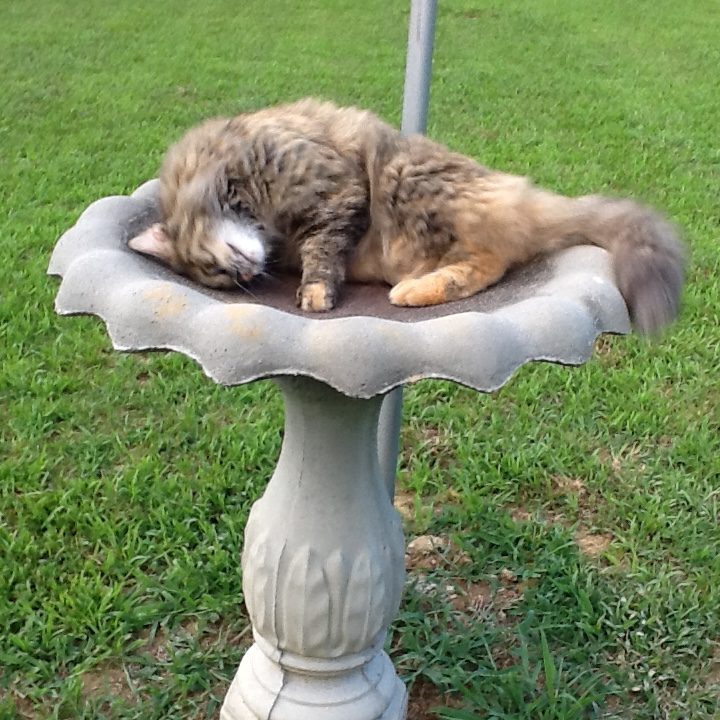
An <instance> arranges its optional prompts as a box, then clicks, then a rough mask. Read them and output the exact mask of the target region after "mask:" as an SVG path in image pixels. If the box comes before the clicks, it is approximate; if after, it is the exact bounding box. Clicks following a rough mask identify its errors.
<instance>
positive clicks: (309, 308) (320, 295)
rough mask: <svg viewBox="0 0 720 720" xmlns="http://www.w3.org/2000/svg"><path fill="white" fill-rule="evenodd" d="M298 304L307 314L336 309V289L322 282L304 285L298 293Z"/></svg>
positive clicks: (316, 281)
mask: <svg viewBox="0 0 720 720" xmlns="http://www.w3.org/2000/svg"><path fill="white" fill-rule="evenodd" d="M297 304H298V307H299V308H300V309H301V310H305V311H306V312H327V311H328V310H332V309H333V308H334V307H335V289H334V288H333V287H331V286H330V285H328V284H327V283H326V282H324V281H322V280H315V281H313V282H309V283H303V284H302V285H301V286H300V287H299V288H298V291H297Z"/></svg>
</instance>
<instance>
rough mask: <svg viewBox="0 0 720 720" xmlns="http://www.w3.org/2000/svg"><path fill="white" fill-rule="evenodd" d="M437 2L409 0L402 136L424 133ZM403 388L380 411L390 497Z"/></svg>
mask: <svg viewBox="0 0 720 720" xmlns="http://www.w3.org/2000/svg"><path fill="white" fill-rule="evenodd" d="M436 13H437V0H412V2H411V4H410V26H409V31H408V49H407V61H406V65H405V89H404V92H403V113H402V125H401V128H400V129H401V130H402V133H403V135H412V134H414V133H424V132H425V129H426V127H427V113H428V103H429V100H430V72H431V69H432V54H433V39H434V37H435V15H436ZM401 422H402V386H401V387H399V388H396V389H395V390H393V391H391V392H390V393H388V394H387V395H386V397H385V400H384V401H383V404H382V408H381V409H380V423H379V426H378V448H379V460H380V470H381V471H382V473H383V475H384V476H385V483H386V485H387V488H388V492H389V493H390V498H393V497H394V496H395V474H396V472H397V458H398V452H399V450H400V425H401Z"/></svg>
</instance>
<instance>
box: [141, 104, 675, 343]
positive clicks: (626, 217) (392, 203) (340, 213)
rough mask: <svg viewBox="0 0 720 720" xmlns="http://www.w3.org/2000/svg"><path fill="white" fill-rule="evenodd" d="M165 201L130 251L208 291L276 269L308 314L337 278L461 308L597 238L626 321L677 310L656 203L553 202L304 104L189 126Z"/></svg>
mask: <svg viewBox="0 0 720 720" xmlns="http://www.w3.org/2000/svg"><path fill="white" fill-rule="evenodd" d="M160 208H161V217H162V219H161V222H159V223H156V224H155V225H153V226H151V227H150V228H148V229H147V230H146V231H145V232H143V233H141V234H140V235H138V236H137V237H135V238H133V239H131V240H130V242H129V245H130V247H131V248H132V249H134V250H136V251H138V252H140V253H144V254H146V255H151V256H154V257H156V258H157V259H159V260H161V261H162V262H164V263H166V264H167V265H169V266H170V267H171V268H173V269H174V270H176V271H177V272H179V273H182V274H185V275H188V276H189V277H191V278H193V279H194V280H196V281H198V282H200V283H202V284H204V285H207V286H209V287H216V288H230V287H233V286H234V285H236V284H242V283H246V282H249V281H250V280H252V278H254V277H256V276H258V275H261V274H263V273H265V272H266V268H268V267H270V266H271V264H272V266H273V267H278V268H282V269H285V270H291V271H296V272H299V273H300V276H301V278H300V285H299V288H298V293H297V302H298V305H299V307H300V308H302V309H303V310H306V311H310V312H322V311H327V310H330V309H332V308H333V307H334V306H335V304H336V302H337V301H338V296H339V291H340V289H341V287H342V284H343V282H345V281H346V280H351V281H359V282H384V283H388V284H389V285H391V286H392V287H391V289H390V293H389V300H390V302H391V303H393V304H395V305H401V306H425V305H435V304H439V303H444V302H448V301H451V300H457V299H461V298H465V297H469V296H470V295H473V294H475V293H477V292H480V291H481V290H484V289H485V288H487V287H488V286H490V285H492V284H494V283H496V282H497V281H499V280H500V279H501V278H502V277H503V275H505V273H506V272H507V271H508V270H509V269H510V268H512V267H515V266H517V265H520V264H523V263H527V262H529V261H530V260H532V259H533V258H535V257H538V256H540V255H544V254H547V253H550V252H553V251H555V250H558V249H561V248H566V247H570V246H573V245H580V244H592V245H598V246H600V247H603V248H605V249H606V250H608V251H609V252H610V253H611V256H612V262H613V269H614V273H615V277H616V282H617V285H618V288H619V290H620V292H621V293H622V295H623V297H624V299H625V301H626V303H627V305H628V309H629V312H630V316H631V319H632V321H633V324H634V326H635V328H636V329H637V330H639V331H640V332H643V333H654V332H656V331H658V330H659V329H661V328H662V327H663V326H665V325H666V324H668V323H669V322H671V321H672V320H673V319H675V317H676V316H677V314H678V311H679V305H680V295H681V291H682V286H683V282H684V265H685V262H684V256H685V253H684V246H683V243H682V242H681V241H680V239H679V238H678V234H677V232H676V230H675V229H674V227H673V226H672V225H671V224H670V223H669V222H668V221H667V220H665V219H664V218H663V217H662V216H661V215H659V214H658V213H656V212H655V211H654V210H652V209H649V208H646V207H644V206H642V205H639V204H637V203H635V202H633V201H631V200H625V199H611V198H606V197H601V196H595V195H587V196H583V197H578V198H570V197H566V196H563V195H558V194H555V193H553V192H550V191H547V190H543V189H540V188H537V187H535V186H534V185H532V183H531V182H530V181H529V180H528V179H527V178H524V177H520V176H515V175H509V174H506V173H503V172H498V171H494V170H490V169H488V168H486V167H483V166H482V165H480V164H478V163H477V162H476V161H475V160H473V159H471V158H469V157H466V156H464V155H461V154H458V153H455V152H452V151H450V150H449V149H447V148H445V147H444V146H442V145H440V144H438V143H436V142H434V141H432V140H430V139H428V138H426V137H424V136H422V135H413V136H409V137H403V136H401V134H400V133H399V132H398V131H397V130H396V129H395V128H393V127H392V126H391V125H389V124H387V123H386V122H384V121H383V120H381V119H380V118H379V117H378V116H376V115H374V114H373V113H371V112H369V111H366V110H360V109H357V108H352V107H349V108H343V107H338V106H336V105H334V104H332V103H329V102H323V101H319V100H314V99H305V100H300V101H298V102H294V103H290V104H286V105H280V106H276V107H271V108H267V109H264V110H260V111H257V112H252V113H246V114H242V115H239V116H237V117H234V118H230V119H226V118H215V119H211V120H208V121H205V122H204V123H202V124H201V125H199V126H197V127H195V128H193V129H191V130H190V131H189V132H188V133H187V134H186V135H185V136H184V137H183V138H182V139H181V140H180V141H179V142H178V143H177V144H175V145H174V146H172V147H171V148H170V150H169V151H168V153H167V155H166V157H165V160H164V162H163V165H162V168H161V172H160Z"/></svg>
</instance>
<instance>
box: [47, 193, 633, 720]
mask: <svg viewBox="0 0 720 720" xmlns="http://www.w3.org/2000/svg"><path fill="white" fill-rule="evenodd" d="M156 195H157V181H150V182H149V183H146V184H145V185H143V186H141V187H140V188H138V190H136V191H135V192H134V193H133V194H132V195H130V196H117V197H108V198H103V199H101V200H98V201H97V202H95V203H93V204H92V205H90V207H88V209H87V210H86V211H85V212H84V213H83V214H82V215H81V217H80V218H79V220H78V221H77V223H76V225H75V226H74V227H73V228H71V229H70V230H69V231H68V232H66V233H65V234H64V235H63V236H62V237H61V238H60V240H59V241H58V243H57V245H56V247H55V251H54V253H53V256H52V259H51V262H50V267H49V270H48V272H49V273H50V274H51V275H59V276H61V277H62V283H61V285H60V289H59V291H58V295H57V299H56V309H57V311H58V312H59V313H60V314H63V315H73V314H91V315H97V316H98V317H100V318H102V320H103V321H104V322H105V324H106V326H107V330H108V333H109V335H110V338H111V340H112V343H113V346H114V347H115V348H116V349H117V350H125V351H142V350H155V349H166V350H175V351H177V352H181V353H183V354H185V355H188V356H189V357H191V358H193V359H194V360H196V361H197V362H198V363H199V364H200V365H201V367H202V368H203V370H204V371H205V373H206V374H207V375H208V376H209V377H210V378H211V379H212V380H214V381H215V382H217V383H220V384H223V385H228V386H231V385H237V384H241V383H246V382H250V381H252V380H257V379H260V378H273V379H274V380H275V382H276V383H277V384H278V385H279V386H280V389H281V390H282V393H283V396H284V400H285V434H284V438H283V444H282V450H281V453H280V458H279V461H278V465H277V468H276V470H275V472H274V474H273V477H272V479H271V480H270V482H269V483H268V486H267V489H266V491H265V493H264V495H263V496H262V498H260V500H258V501H257V502H256V503H255V505H254V506H253V508H252V511H251V513H250V517H249V520H248V523H247V527H246V529H245V543H244V548H243V555H242V570H243V591H244V596H245V603H246V605H247V610H248V613H249V617H250V620H251V622H252V627H253V637H254V644H253V645H252V647H251V648H250V649H249V650H248V651H247V653H246V654H245V656H244V657H243V660H242V662H241V664H240V667H239V669H238V672H237V674H236V676H235V679H234V680H233V682H232V684H231V686H230V688H229V690H228V693H227V695H226V698H225V702H224V705H223V708H222V710H221V718H222V719H223V720H259V719H262V720H308V719H310V718H311V719H312V720H401V719H402V718H404V717H405V715H406V706H407V694H406V691H405V687H404V685H403V683H402V682H401V681H400V680H399V679H398V677H397V675H396V673H395V670H394V668H393V666H392V663H391V662H390V659H389V657H388V656H387V654H386V653H385V651H384V650H383V645H384V641H385V636H386V633H387V628H388V626H389V624H390V623H391V622H392V620H393V618H394V616H395V614H396V612H397V610H398V607H399V604H400V599H401V594H402V588H403V584H404V540H403V534H402V528H401V524H400V521H399V518H398V515H397V514H396V512H395V510H394V509H393V505H392V500H393V492H394V489H393V477H392V473H390V474H388V473H386V472H383V470H382V469H381V463H380V462H379V459H378V420H379V416H380V411H381V406H382V403H383V399H384V398H385V396H386V395H387V393H388V392H389V391H391V390H392V389H393V388H395V387H398V386H399V385H401V384H403V383H406V382H409V381H412V380H418V379H420V378H444V379H449V380H453V381H455V382H459V383H462V384H463V385H466V386H469V387H471V388H474V389H476V390H478V391H480V392H488V391H491V390H495V389H496V388H498V387H500V386H501V385H502V384H503V383H504V382H506V381H507V380H508V378H509V377H510V376H511V375H512V373H513V372H514V371H515V370H516V369H517V368H518V367H519V366H520V365H522V364H524V363H526V362H528V361H530V360H549V361H553V362H559V363H563V364H568V365H578V364H580V363H582V362H584V361H585V360H587V359H588V358H589V357H590V355H591V352H592V347H593V343H594V340H595V338H596V337H597V336H598V335H599V334H600V333H603V332H613V333H624V332H627V331H628V330H629V320H628V314H627V310H626V307H625V303H624V302H623V299H622V297H621V295H620V293H619V292H618V290H617V288H616V287H615V284H614V282H613V276H612V271H611V267H610V262H609V256H608V255H607V253H605V251H603V250H601V249H598V248H595V247H589V246H583V247H576V248H572V249H570V250H566V251H563V252H561V253H559V254H557V255H554V256H552V257H549V258H545V259H543V260H540V261H538V262H536V263H533V264H532V265H529V266H526V267H524V268H522V269H521V270H519V271H517V272H515V273H513V274H511V275H510V276H508V277H507V278H506V279H505V280H503V281H502V282H501V283H499V284H498V285H496V286H495V287H493V288H491V289H489V290H488V291H486V292H484V293H481V294H479V295H476V296H475V297H472V298H469V299H466V300H461V301H458V302H453V303H448V304H445V305H440V306H437V307H432V308H415V309H412V308H397V307H393V306H392V305H390V304H389V302H388V300H387V288H384V287H380V286H369V285H368V286H363V285H355V286H348V287H347V288H346V289H345V291H344V293H343V296H342V298H341V301H340V304H339V306H338V308H336V309H335V310H333V311H332V312H329V313H325V314H322V315H308V314H304V313H301V312H299V311H298V310H297V309H296V308H295V304H294V298H295V287H296V284H297V280H296V279H285V278H278V279H275V280H267V281H265V282H264V283H262V284H260V285H258V286H257V287H254V288H253V289H252V291H253V295H249V294H243V293H242V292H240V291H238V292H221V291H213V290H209V289H207V288H204V287H201V286H199V285H197V284H195V283H193V282H191V281H188V280H186V279H184V278H182V277H179V276H177V275H175V274H174V273H172V272H171V271H170V270H168V269H166V268H164V267H162V266H160V265H158V264H157V263H155V262H153V261H151V260H149V259H146V258H144V257H142V256H140V255H137V254H136V253H134V252H132V251H131V250H129V249H128V247H127V241H128V239H129V238H131V237H133V236H134V235H136V234H137V233H138V232H140V231H141V230H143V229H144V228H145V227H147V226H149V225H150V224H151V223H152V222H154V221H155V220H157V218H158V210H157V201H156ZM392 466H393V467H394V462H393V463H392Z"/></svg>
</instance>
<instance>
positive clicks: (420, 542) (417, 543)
mask: <svg viewBox="0 0 720 720" xmlns="http://www.w3.org/2000/svg"><path fill="white" fill-rule="evenodd" d="M471 562H472V560H471V559H470V556H469V555H468V554H467V553H466V552H465V551H464V550H462V549H460V548H458V547H457V546H456V545H454V544H453V542H452V541H451V540H450V538H447V537H441V536H439V535H420V536H419V537H416V538H415V539H414V540H412V541H410V542H409V543H408V546H407V548H406V550H405V567H406V568H407V569H408V570H435V569H436V568H439V567H457V566H461V565H469V564H470V563H471Z"/></svg>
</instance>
